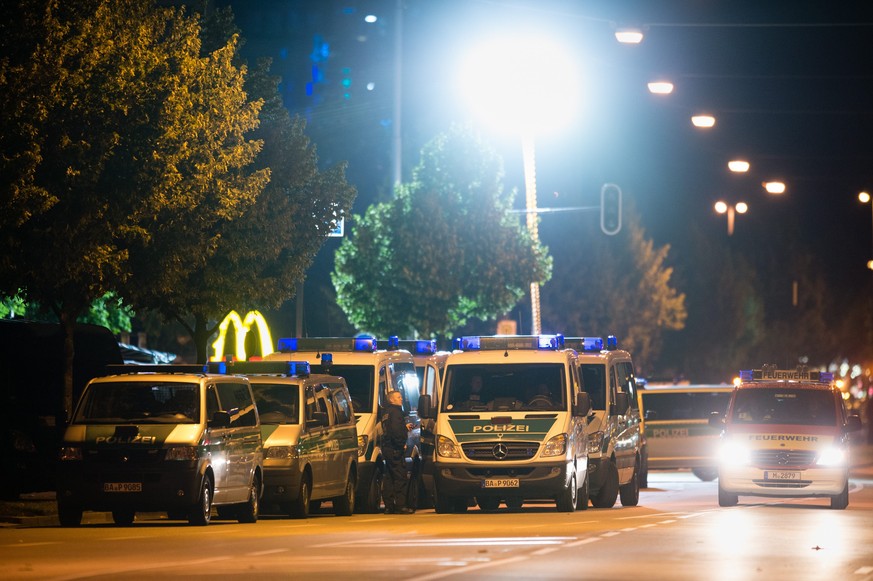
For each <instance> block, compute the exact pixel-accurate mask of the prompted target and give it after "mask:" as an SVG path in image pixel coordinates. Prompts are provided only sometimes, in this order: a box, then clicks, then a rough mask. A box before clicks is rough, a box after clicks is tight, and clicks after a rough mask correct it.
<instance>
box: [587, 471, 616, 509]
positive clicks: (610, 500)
mask: <svg viewBox="0 0 873 581" xmlns="http://www.w3.org/2000/svg"><path fill="white" fill-rule="evenodd" d="M603 470H606V476H605V477H604V480H603V486H601V487H600V490H598V491H597V494H595V495H594V496H592V497H591V504H592V505H593V506H594V508H612V507H613V506H615V501H616V500H617V499H618V468H616V467H615V462H613V461H612V460H607V461H606V462H605V463H604V464H603Z"/></svg>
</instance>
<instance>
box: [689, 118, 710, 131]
mask: <svg viewBox="0 0 873 581" xmlns="http://www.w3.org/2000/svg"><path fill="white" fill-rule="evenodd" d="M691 124H692V125H694V126H695V127H700V128H701V129H709V128H710V127H715V117H713V116H712V115H694V116H693V117H691Z"/></svg>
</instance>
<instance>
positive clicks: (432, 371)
mask: <svg viewBox="0 0 873 581" xmlns="http://www.w3.org/2000/svg"><path fill="white" fill-rule="evenodd" d="M436 374H437V370H436V367H434V366H433V365H427V366H426V367H425V368H424V378H423V379H422V390H421V393H423V394H424V395H429V396H430V399H431V401H434V402H435V401H436V393H435V390H436Z"/></svg>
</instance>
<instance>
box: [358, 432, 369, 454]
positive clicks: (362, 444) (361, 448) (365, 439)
mask: <svg viewBox="0 0 873 581" xmlns="http://www.w3.org/2000/svg"><path fill="white" fill-rule="evenodd" d="M369 442H370V438H369V436H358V456H363V455H364V454H366V453H367V444H368V443H369Z"/></svg>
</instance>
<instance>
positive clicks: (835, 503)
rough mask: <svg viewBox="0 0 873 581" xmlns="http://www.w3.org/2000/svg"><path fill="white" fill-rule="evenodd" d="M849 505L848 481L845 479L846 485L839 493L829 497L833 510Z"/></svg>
mask: <svg viewBox="0 0 873 581" xmlns="http://www.w3.org/2000/svg"><path fill="white" fill-rule="evenodd" d="M848 506H849V482H848V481H846V486H845V488H843V491H842V492H841V493H839V494H835V495H833V496H832V497H831V508H832V509H834V510H843V509H845V508H847V507H848Z"/></svg>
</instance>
